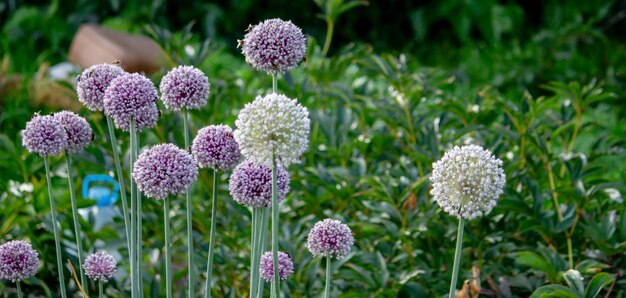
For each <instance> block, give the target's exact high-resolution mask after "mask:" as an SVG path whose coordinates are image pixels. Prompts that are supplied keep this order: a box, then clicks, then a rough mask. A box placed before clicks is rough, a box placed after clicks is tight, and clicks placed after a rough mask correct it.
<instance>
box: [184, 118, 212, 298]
mask: <svg viewBox="0 0 626 298" xmlns="http://www.w3.org/2000/svg"><path fill="white" fill-rule="evenodd" d="M182 116H183V135H184V136H185V149H187V148H189V113H188V112H186V111H183V112H182ZM213 185H215V183H214V184H213ZM185 200H186V202H187V268H188V269H187V271H188V274H189V290H188V297H189V298H193V296H194V291H193V288H194V285H195V283H196V276H195V270H194V269H195V267H194V264H195V263H194V262H193V225H192V224H193V221H192V216H191V209H192V206H191V196H190V195H189V189H187V192H185ZM213 209H215V207H213ZM211 244H212V243H211Z"/></svg>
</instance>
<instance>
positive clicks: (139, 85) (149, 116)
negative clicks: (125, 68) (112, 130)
mask: <svg viewBox="0 0 626 298" xmlns="http://www.w3.org/2000/svg"><path fill="white" fill-rule="evenodd" d="M157 99H158V95H157V90H156V88H155V87H154V84H152V82H151V81H150V80H149V79H148V78H146V77H144V76H142V75H140V74H136V73H131V74H125V75H122V76H119V77H117V78H116V79H114V80H113V81H111V85H109V87H108V88H107V89H106V91H105V93H104V113H105V114H107V115H108V116H110V117H111V118H113V121H115V126H117V127H118V128H119V129H121V130H123V131H128V130H130V119H131V117H135V121H136V126H135V127H136V129H137V131H141V130H142V129H144V128H149V127H152V126H154V124H156V120H157V119H158V116H159V111H158V109H157V106H156V101H157Z"/></svg>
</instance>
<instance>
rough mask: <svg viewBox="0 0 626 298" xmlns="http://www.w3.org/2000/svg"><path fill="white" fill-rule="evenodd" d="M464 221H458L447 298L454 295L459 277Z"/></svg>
mask: <svg viewBox="0 0 626 298" xmlns="http://www.w3.org/2000/svg"><path fill="white" fill-rule="evenodd" d="M464 225H465V220H463V218H461V219H459V228H458V231H457V235H456V249H455V251H454V266H453V267H452V280H451V281H450V294H449V295H448V298H454V295H455V293H456V281H457V278H458V276H459V265H460V263H461V251H462V250H463V227H464Z"/></svg>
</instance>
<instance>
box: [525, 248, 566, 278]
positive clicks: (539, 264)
mask: <svg viewBox="0 0 626 298" xmlns="http://www.w3.org/2000/svg"><path fill="white" fill-rule="evenodd" d="M515 260H516V261H517V263H519V264H521V265H524V266H528V267H530V268H533V269H535V270H539V271H542V272H544V273H545V274H546V275H548V276H554V275H556V273H557V269H556V268H555V267H554V266H553V265H552V264H550V263H549V262H548V260H546V259H545V258H544V257H542V256H541V255H539V254H537V253H534V252H531V251H523V252H519V253H517V254H516V258H515Z"/></svg>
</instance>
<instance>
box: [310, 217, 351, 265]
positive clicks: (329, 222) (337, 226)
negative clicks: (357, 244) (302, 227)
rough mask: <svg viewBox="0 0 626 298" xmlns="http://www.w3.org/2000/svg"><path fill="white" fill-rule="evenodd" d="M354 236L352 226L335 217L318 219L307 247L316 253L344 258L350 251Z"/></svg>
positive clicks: (315, 254)
mask: <svg viewBox="0 0 626 298" xmlns="http://www.w3.org/2000/svg"><path fill="white" fill-rule="evenodd" d="M353 244H354V237H352V231H350V228H349V227H348V226H347V225H345V224H343V223H341V222H340V221H338V220H335V219H330V218H328V219H325V220H323V221H318V222H317V223H316V224H315V226H313V229H311V231H310V232H309V237H308V240H307V247H308V248H309V251H310V252H311V253H312V254H313V255H314V256H318V255H325V256H328V257H333V256H334V257H335V258H344V257H345V256H347V255H348V254H349V253H350V250H351V248H352V245H353Z"/></svg>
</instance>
